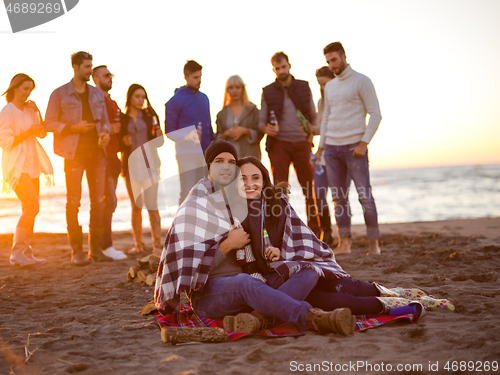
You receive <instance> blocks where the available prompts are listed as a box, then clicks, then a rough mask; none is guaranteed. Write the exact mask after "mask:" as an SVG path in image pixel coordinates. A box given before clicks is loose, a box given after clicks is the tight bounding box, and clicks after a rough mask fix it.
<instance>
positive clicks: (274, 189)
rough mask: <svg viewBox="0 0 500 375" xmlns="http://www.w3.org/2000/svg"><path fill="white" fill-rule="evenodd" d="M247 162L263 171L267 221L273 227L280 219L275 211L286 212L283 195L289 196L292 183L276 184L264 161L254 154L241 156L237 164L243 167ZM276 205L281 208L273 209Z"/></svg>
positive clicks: (267, 224) (263, 191) (269, 226)
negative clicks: (282, 200) (282, 202)
mask: <svg viewBox="0 0 500 375" xmlns="http://www.w3.org/2000/svg"><path fill="white" fill-rule="evenodd" d="M245 164H253V165H255V166H256V167H257V168H258V169H259V170H260V172H261V173H262V179H263V180H264V187H263V189H262V193H261V194H262V195H263V196H264V200H265V207H264V214H265V223H266V228H271V227H273V226H275V225H276V224H277V223H278V221H279V217H278V216H276V215H274V214H273V212H280V213H283V212H285V211H283V209H282V207H281V196H282V195H285V196H286V197H287V198H288V190H289V188H290V185H289V184H288V182H286V181H283V182H280V183H278V184H277V185H274V184H273V183H272V182H271V177H270V175H269V171H268V170H267V168H266V167H264V165H263V164H262V162H261V161H260V160H259V159H257V158H256V157H254V156H247V157H245V158H241V159H239V160H238V162H237V164H236V165H237V166H238V167H239V168H241V167H242V166H243V165H245ZM276 206H278V207H279V209H277V211H274V210H273V209H274V207H276Z"/></svg>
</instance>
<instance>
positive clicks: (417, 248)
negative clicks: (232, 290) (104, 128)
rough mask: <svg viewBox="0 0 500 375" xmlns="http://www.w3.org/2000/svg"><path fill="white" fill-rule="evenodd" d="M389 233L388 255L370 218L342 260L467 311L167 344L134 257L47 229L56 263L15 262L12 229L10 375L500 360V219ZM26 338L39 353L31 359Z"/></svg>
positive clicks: (5, 345) (4, 265)
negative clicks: (75, 250)
mask: <svg viewBox="0 0 500 375" xmlns="http://www.w3.org/2000/svg"><path fill="white" fill-rule="evenodd" d="M381 231H382V239H381V249H382V251H383V253H382V255H381V256H379V257H374V256H369V255H366V251H367V241H366V237H364V227H363V226H357V227H355V228H354V242H353V252H352V254H350V255H345V256H339V257H338V259H337V260H338V262H339V263H340V265H341V266H342V267H344V269H345V270H346V271H347V272H349V273H350V274H351V276H352V277H353V278H355V279H359V280H370V281H377V282H379V283H381V284H384V285H386V286H388V287H395V286H402V287H412V286H419V287H422V288H424V289H425V290H427V291H428V292H430V293H432V294H434V295H436V296H439V297H446V298H452V299H454V300H455V301H456V303H457V310H456V312H452V311H448V310H446V311H444V310H440V311H435V312H428V313H427V314H426V315H425V316H423V317H422V318H421V319H420V320H419V321H418V323H416V324H409V323H395V324H392V325H386V326H382V327H379V328H376V329H370V330H367V331H364V332H356V333H354V334H353V335H351V336H349V337H342V336H338V335H334V334H329V335H323V336H322V335H319V334H316V333H313V332H308V333H307V334H306V335H305V336H301V337H298V338H291V337H288V338H256V337H250V338H244V339H241V340H238V341H236V342H233V343H220V344H195V345H179V346H171V345H169V344H164V343H163V342H162V341H161V338H160V331H159V330H158V327H157V323H156V321H155V319H154V318H153V317H152V316H146V317H143V316H141V314H140V310H141V308H142V306H143V305H144V304H145V303H147V302H148V301H150V300H152V298H153V289H152V287H150V286H146V285H145V284H139V283H131V282H127V281H126V273H127V270H128V268H129V267H131V266H133V265H135V263H136V261H135V259H134V258H129V259H127V260H124V261H119V262H113V263H109V264H108V263H99V264H96V263H92V264H91V265H89V266H86V267H82V268H79V267H74V266H72V265H71V264H70V249H69V246H68V244H67V240H66V237H65V236H64V235H59V234H55V235H51V234H36V236H35V241H34V249H35V255H36V256H39V257H43V258H45V259H46V260H47V264H45V265H43V266H39V267H33V268H25V269H19V268H16V267H11V266H9V265H8V257H9V255H10V244H11V240H12V235H0V374H9V373H15V374H64V373H78V372H79V373H82V374H139V373H144V374H157V373H164V374H183V375H188V374H289V373H292V372H296V373H300V374H306V373H307V374H313V373H328V371H325V370H326V369H333V370H335V365H337V370H338V369H340V368H341V367H339V366H341V365H343V366H344V367H343V369H344V371H336V373H339V372H340V373H351V372H354V371H353V370H354V369H356V370H357V372H358V373H370V374H375V373H376V374H385V373H408V374H409V373H424V374H450V373H472V371H469V370H470V369H472V365H473V366H474V368H475V369H478V367H479V366H480V365H481V366H482V368H481V369H482V370H483V371H481V373H488V372H487V371H485V370H486V369H487V367H486V366H485V362H486V361H489V363H490V364H491V363H492V362H493V361H497V362H500V349H499V347H500V321H499V318H500V280H498V274H499V269H500V218H494V219H490V218H488V219H486V218H485V219H476V220H453V221H442V222H426V223H405V224H386V225H382V226H381ZM145 237H148V235H146V234H145ZM114 238H115V247H116V248H117V249H120V250H126V249H128V248H130V247H132V245H133V241H132V236H131V235H130V234H128V233H116V234H115V235H114ZM147 244H148V242H147ZM149 245H150V240H149ZM28 338H29V345H28ZM26 346H27V347H28V350H29V351H30V352H32V353H33V354H32V356H31V357H30V358H29V360H28V364H27V365H24V361H25V359H26V352H25V347H26ZM358 361H360V362H358ZM453 361H457V362H455V364H456V365H458V369H459V368H460V361H474V362H473V363H469V364H467V365H466V366H471V367H465V369H466V371H462V372H454V371H453V367H452V365H453ZM447 363H448V364H449V366H450V370H449V371H448V370H446V369H445V365H446V364H447ZM313 364H317V366H318V365H322V367H321V368H319V367H316V371H314V368H313V367H308V366H307V365H310V366H312V365H313ZM353 365H359V367H352V366H353ZM361 365H362V366H361ZM388 365H391V366H392V369H389V367H388ZM397 365H402V366H406V370H410V369H411V367H412V366H413V365H422V368H421V370H422V371H413V372H412V371H406V372H405V371H398V370H404V367H403V368H401V367H400V368H398V367H396V366H397ZM430 365H432V367H431V368H429V366H430ZM349 366H351V367H349ZM369 366H372V367H371V368H370V367H369ZM413 369H414V370H420V369H419V368H417V367H413ZM462 369H464V367H462ZM294 370H295V371H294ZM389 370H392V371H389ZM434 370H437V371H434ZM334 372H335V371H332V372H330V373H334ZM497 373H500V370H499V371H497Z"/></svg>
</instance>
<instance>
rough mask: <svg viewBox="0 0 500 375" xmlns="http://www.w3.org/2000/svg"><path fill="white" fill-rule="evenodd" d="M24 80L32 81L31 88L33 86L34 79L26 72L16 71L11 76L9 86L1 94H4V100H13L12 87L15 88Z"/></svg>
mask: <svg viewBox="0 0 500 375" xmlns="http://www.w3.org/2000/svg"><path fill="white" fill-rule="evenodd" d="M26 81H30V82H33V89H34V88H35V81H34V80H33V78H31V77H30V76H29V75H27V74H24V73H18V74H16V75H15V76H14V77H12V79H11V81H10V85H9V88H8V89H7V90H5V92H4V93H3V94H2V95H5V100H7V103H10V102H11V101H13V100H14V89H17V88H18V87H19V86H21V85H22V84H23V83H24V82H26Z"/></svg>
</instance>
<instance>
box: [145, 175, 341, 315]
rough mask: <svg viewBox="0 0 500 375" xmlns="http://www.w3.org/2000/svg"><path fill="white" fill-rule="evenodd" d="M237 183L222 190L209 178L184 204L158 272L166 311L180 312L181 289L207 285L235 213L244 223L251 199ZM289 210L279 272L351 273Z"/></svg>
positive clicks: (158, 294) (158, 300) (158, 301)
mask: <svg viewBox="0 0 500 375" xmlns="http://www.w3.org/2000/svg"><path fill="white" fill-rule="evenodd" d="M235 185H236V182H233V183H232V184H230V185H228V186H227V187H226V189H225V190H226V192H225V193H223V192H222V191H221V190H216V189H215V185H214V184H213V183H212V182H211V181H210V180H208V179H207V178H204V179H202V180H200V181H199V182H198V183H197V184H196V185H195V186H194V187H193V188H192V189H191V192H190V193H189V195H188V197H187V198H186V200H185V201H184V202H183V203H182V205H181V206H180V207H179V210H178V211H177V214H176V216H175V218H174V221H173V223H172V226H171V227H170V230H169V231H168V233H167V237H166V239H165V246H164V248H163V253H162V256H161V259H160V265H159V268H158V272H157V275H156V286H155V296H154V297H155V298H154V300H155V305H156V307H157V308H158V309H159V310H160V311H161V312H162V313H164V314H171V313H173V312H176V311H179V305H180V293H182V292H187V293H189V292H191V291H193V290H201V289H202V288H203V286H204V285H205V283H206V282H207V280H208V273H209V271H210V267H211V264H212V261H213V258H214V255H215V251H216V250H217V247H218V245H219V243H220V242H222V240H224V239H225V238H226V236H227V233H228V231H229V229H231V225H232V223H234V219H233V217H232V215H234V217H235V218H238V220H239V221H240V222H241V221H243V220H244V218H245V217H246V214H247V212H248V211H247V204H246V199H244V198H241V197H238V195H237V193H234V192H236V191H237V189H236V187H235ZM231 193H232V194H231ZM238 198H239V199H238ZM228 205H229V209H228ZM286 210H287V218H286V222H285V232H284V236H283V246H282V252H281V256H282V258H283V259H282V260H280V261H276V262H273V263H272V266H273V267H275V269H276V271H277V272H278V273H279V274H280V275H281V276H282V277H284V278H285V279H287V278H288V277H290V276H291V275H293V274H294V273H296V272H298V271H300V270H301V269H303V268H313V269H314V270H316V272H318V273H319V274H320V276H322V277H327V278H339V277H349V275H348V274H347V273H346V272H345V271H344V270H343V269H342V268H341V267H340V266H339V265H338V264H337V262H336V261H335V257H334V255H333V252H332V250H331V249H330V248H329V247H328V245H326V244H325V243H323V242H322V241H320V240H319V239H318V238H317V237H316V236H315V235H314V233H313V232H312V231H311V230H310V229H309V227H307V225H306V224H305V223H304V222H303V221H302V220H301V219H300V218H299V216H298V215H297V213H296V212H295V210H293V208H292V207H291V205H290V204H289V203H288V202H287V205H286Z"/></svg>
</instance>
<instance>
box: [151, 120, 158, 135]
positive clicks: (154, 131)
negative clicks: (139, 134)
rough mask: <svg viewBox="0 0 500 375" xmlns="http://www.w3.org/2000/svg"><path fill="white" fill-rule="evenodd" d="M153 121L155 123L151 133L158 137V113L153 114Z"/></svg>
mask: <svg viewBox="0 0 500 375" xmlns="http://www.w3.org/2000/svg"><path fill="white" fill-rule="evenodd" d="M151 122H152V124H153V128H152V129H151V135H152V136H153V138H156V130H157V129H158V119H157V118H156V115H153V117H151Z"/></svg>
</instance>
